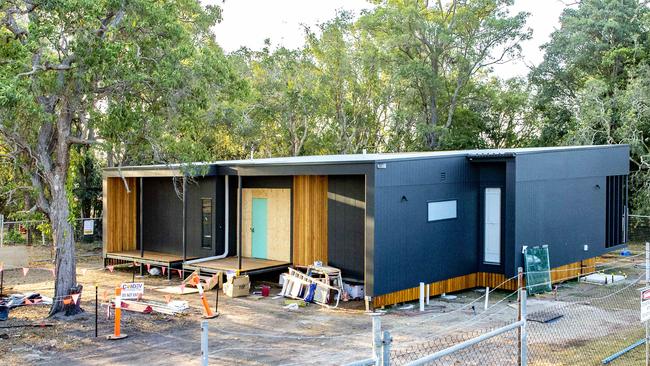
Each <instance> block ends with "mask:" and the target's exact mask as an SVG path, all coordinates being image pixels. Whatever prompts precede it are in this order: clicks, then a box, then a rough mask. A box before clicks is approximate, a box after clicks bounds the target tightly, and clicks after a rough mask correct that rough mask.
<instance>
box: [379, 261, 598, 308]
mask: <svg viewBox="0 0 650 366" xmlns="http://www.w3.org/2000/svg"><path fill="white" fill-rule="evenodd" d="M595 265H596V258H590V259H586V260H583V261H581V262H575V263H571V264H567V265H565V266H561V267H557V268H553V269H552V270H551V271H552V272H551V280H552V282H553V283H556V282H562V281H566V280H569V279H572V278H576V277H578V276H579V275H582V274H587V273H591V272H593V270H594V268H595ZM429 285H430V286H431V287H430V293H429V294H430V296H437V295H441V294H443V293H446V292H455V291H462V290H467V289H470V288H474V287H488V286H489V287H490V289H494V288H498V289H501V290H508V291H515V290H517V279H516V278H506V276H505V275H503V274H500V273H486V272H478V273H470V274H468V275H464V276H458V277H454V278H450V279H448V280H444V281H437V282H433V283H430V284H429ZM524 285H525V281H524ZM419 298H420V287H419V286H418V287H412V288H408V289H406V290H401V291H396V292H391V293H389V294H385V295H380V296H377V297H375V298H373V305H374V306H375V307H380V306H385V305H393V304H398V303H401V302H408V301H413V300H417V299H419Z"/></svg>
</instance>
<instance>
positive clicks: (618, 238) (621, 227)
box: [605, 175, 627, 248]
mask: <svg viewBox="0 0 650 366" xmlns="http://www.w3.org/2000/svg"><path fill="white" fill-rule="evenodd" d="M606 190H607V191H606V193H607V194H606V215H605V220H606V221H605V247H607V248H609V247H613V246H615V245H619V244H622V243H625V242H626V241H627V238H626V237H627V235H626V234H627V213H626V211H627V176H626V175H613V176H609V177H607V186H606Z"/></svg>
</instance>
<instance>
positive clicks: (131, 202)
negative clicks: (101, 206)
mask: <svg viewBox="0 0 650 366" xmlns="http://www.w3.org/2000/svg"><path fill="white" fill-rule="evenodd" d="M105 179H106V182H105V184H104V187H105V192H104V194H105V196H104V197H105V199H106V211H105V212H104V219H105V220H106V230H105V239H106V240H105V243H104V246H105V252H123V251H127V250H136V223H137V220H136V202H137V201H136V198H137V196H138V194H137V184H136V178H124V179H125V180H126V184H128V186H129V190H130V191H131V192H130V193H129V192H127V190H126V187H125V186H124V181H123V180H122V178H105Z"/></svg>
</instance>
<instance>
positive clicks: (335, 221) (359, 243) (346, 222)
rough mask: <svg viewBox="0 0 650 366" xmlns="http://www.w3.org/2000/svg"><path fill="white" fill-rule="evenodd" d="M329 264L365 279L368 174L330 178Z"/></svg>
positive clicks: (328, 209)
mask: <svg viewBox="0 0 650 366" xmlns="http://www.w3.org/2000/svg"><path fill="white" fill-rule="evenodd" d="M327 196H328V202H327V215H328V218H327V220H328V225H327V226H328V234H327V240H328V248H327V252H328V254H327V256H328V263H329V264H330V265H331V266H334V267H337V268H340V269H341V272H342V274H343V277H346V278H352V279H355V280H359V281H363V279H364V273H363V271H364V231H365V229H364V223H365V200H366V199H365V177H364V176H363V175H330V176H329V177H328V193H327Z"/></svg>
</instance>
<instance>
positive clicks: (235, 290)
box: [223, 276, 251, 297]
mask: <svg viewBox="0 0 650 366" xmlns="http://www.w3.org/2000/svg"><path fill="white" fill-rule="evenodd" d="M250 290H251V281H250V278H249V277H248V276H233V277H229V278H228V281H226V283H224V284H223V293H224V294H226V296H229V297H241V296H248V293H249V292H250Z"/></svg>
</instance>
